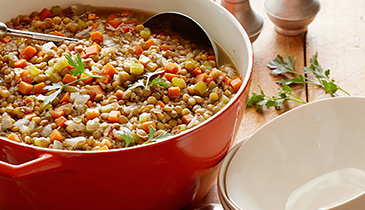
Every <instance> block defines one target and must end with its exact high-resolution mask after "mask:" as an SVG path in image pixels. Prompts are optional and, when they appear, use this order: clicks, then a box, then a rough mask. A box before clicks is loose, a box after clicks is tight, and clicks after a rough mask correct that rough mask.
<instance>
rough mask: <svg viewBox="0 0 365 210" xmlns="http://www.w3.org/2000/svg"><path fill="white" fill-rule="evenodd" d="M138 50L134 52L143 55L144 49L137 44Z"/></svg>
mask: <svg viewBox="0 0 365 210" xmlns="http://www.w3.org/2000/svg"><path fill="white" fill-rule="evenodd" d="M135 47H136V50H135V51H134V52H135V53H136V54H137V55H140V54H142V52H143V49H142V48H141V47H140V46H139V45H138V44H136V46H135Z"/></svg>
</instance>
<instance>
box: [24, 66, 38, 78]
mask: <svg viewBox="0 0 365 210" xmlns="http://www.w3.org/2000/svg"><path fill="white" fill-rule="evenodd" d="M25 69H26V70H28V71H29V72H30V74H31V75H33V76H37V75H38V74H40V73H41V72H42V71H41V70H40V69H39V68H37V67H35V66H27V67H25Z"/></svg>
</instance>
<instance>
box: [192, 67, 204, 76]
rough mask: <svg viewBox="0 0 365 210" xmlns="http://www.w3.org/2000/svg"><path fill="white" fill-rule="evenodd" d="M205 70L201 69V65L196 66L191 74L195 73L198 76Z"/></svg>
mask: <svg viewBox="0 0 365 210" xmlns="http://www.w3.org/2000/svg"><path fill="white" fill-rule="evenodd" d="M202 73H203V71H202V70H201V68H200V67H196V68H195V69H194V70H193V71H192V72H191V74H192V75H194V76H198V75H199V74H202Z"/></svg>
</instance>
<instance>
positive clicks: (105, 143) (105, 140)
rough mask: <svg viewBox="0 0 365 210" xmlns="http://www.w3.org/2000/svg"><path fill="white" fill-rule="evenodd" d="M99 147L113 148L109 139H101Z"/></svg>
mask: <svg viewBox="0 0 365 210" xmlns="http://www.w3.org/2000/svg"><path fill="white" fill-rule="evenodd" d="M99 146H100V147H104V146H106V147H107V148H108V149H110V148H112V147H113V144H112V142H111V141H110V140H109V139H103V140H102V141H101V142H100V144H99Z"/></svg>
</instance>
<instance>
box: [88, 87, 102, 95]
mask: <svg viewBox="0 0 365 210" xmlns="http://www.w3.org/2000/svg"><path fill="white" fill-rule="evenodd" d="M91 89H92V90H93V91H94V92H95V93H96V95H98V94H103V95H105V92H104V90H103V88H101V87H100V85H94V86H91Z"/></svg>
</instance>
